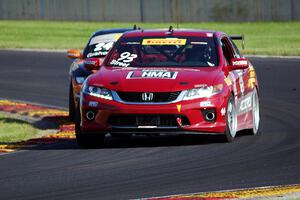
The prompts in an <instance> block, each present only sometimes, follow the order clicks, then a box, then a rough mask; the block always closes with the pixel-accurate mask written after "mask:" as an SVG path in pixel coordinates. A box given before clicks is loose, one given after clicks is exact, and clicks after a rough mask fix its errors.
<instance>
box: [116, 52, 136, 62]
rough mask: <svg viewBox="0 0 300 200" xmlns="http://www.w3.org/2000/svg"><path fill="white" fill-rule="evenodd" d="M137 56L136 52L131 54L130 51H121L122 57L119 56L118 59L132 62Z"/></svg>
mask: <svg viewBox="0 0 300 200" xmlns="http://www.w3.org/2000/svg"><path fill="white" fill-rule="evenodd" d="M135 58H137V55H136V54H131V53H130V52H123V53H121V55H120V58H118V61H122V62H124V63H130V62H132V61H133V59H135Z"/></svg>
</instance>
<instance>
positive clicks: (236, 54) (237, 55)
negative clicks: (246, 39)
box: [229, 39, 241, 58]
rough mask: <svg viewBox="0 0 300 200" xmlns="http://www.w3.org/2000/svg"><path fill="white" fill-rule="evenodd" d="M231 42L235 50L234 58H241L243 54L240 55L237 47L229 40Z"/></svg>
mask: <svg viewBox="0 0 300 200" xmlns="http://www.w3.org/2000/svg"><path fill="white" fill-rule="evenodd" d="M229 42H230V44H231V46H232V49H233V52H234V57H235V58H240V57H241V54H240V51H239V49H238V48H237V47H236V45H235V43H234V42H233V41H232V40H231V39H229Z"/></svg>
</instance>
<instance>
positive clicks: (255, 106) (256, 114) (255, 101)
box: [252, 89, 260, 135]
mask: <svg viewBox="0 0 300 200" xmlns="http://www.w3.org/2000/svg"><path fill="white" fill-rule="evenodd" d="M252 116H253V135H255V134H257V132H258V126H259V120H260V117H259V100H258V95H257V90H256V89H255V90H254V92H253V95H252Z"/></svg>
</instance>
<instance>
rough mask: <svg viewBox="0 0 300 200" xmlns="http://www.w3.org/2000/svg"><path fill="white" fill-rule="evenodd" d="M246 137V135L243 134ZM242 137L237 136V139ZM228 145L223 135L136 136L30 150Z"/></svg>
mask: <svg viewBox="0 0 300 200" xmlns="http://www.w3.org/2000/svg"><path fill="white" fill-rule="evenodd" d="M242 135H244V134H242ZM239 137H240V135H239V136H237V139H238V138H239ZM220 143H224V144H225V143H226V142H225V140H224V137H223V136H221V135H160V136H144V135H134V136H132V137H130V138H115V137H111V136H109V135H108V136H106V137H105V141H104V144H103V145H102V146H100V147H97V148H81V147H80V146H79V145H78V144H77V143H76V139H57V140H56V141H54V142H53V143H48V144H47V143H46V144H42V145H37V146H34V147H30V148H23V149H28V150H68V149H72V150H76V149H78V150H80V149H120V148H156V147H175V146H199V145H213V144H220Z"/></svg>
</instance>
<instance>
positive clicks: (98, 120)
mask: <svg viewBox="0 0 300 200" xmlns="http://www.w3.org/2000/svg"><path fill="white" fill-rule="evenodd" d="M81 97H82V98H81V119H82V120H81V131H82V132H83V133H84V132H89V133H91V132H99V133H100V132H101V133H103V132H104V133H135V134H141V133H143V134H157V133H159V134H191V133H195V134H220V133H224V131H225V127H226V117H225V116H226V114H225V112H224V110H226V107H227V101H228V95H226V94H224V93H220V94H218V95H215V96H213V97H212V98H201V99H195V100H188V101H180V102H176V103H170V104H161V105H160V104H154V105H151V104H137V105H135V104H125V103H122V102H117V101H113V100H105V99H101V98H97V97H93V96H90V95H87V94H82V96H81ZM205 110H214V112H215V119H214V120H212V121H207V120H206V119H205V117H204V114H203V111H205ZM88 112H93V113H94V114H95V117H94V118H93V119H92V120H91V119H88V117H87V114H88ZM116 116H118V117H119V118H116ZM147 116H149V117H147ZM168 118H169V119H170V120H168ZM178 118H179V119H180V122H178ZM141 119H143V120H142V121H143V122H142V123H144V124H142V125H141V124H140V123H141V122H140V121H141ZM147 119H149V122H147ZM134 120H135V121H134ZM174 120H175V122H174ZM153 121H154V122H153ZM157 121H159V122H157ZM135 122H136V123H135ZM152 123H154V124H152Z"/></svg>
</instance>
